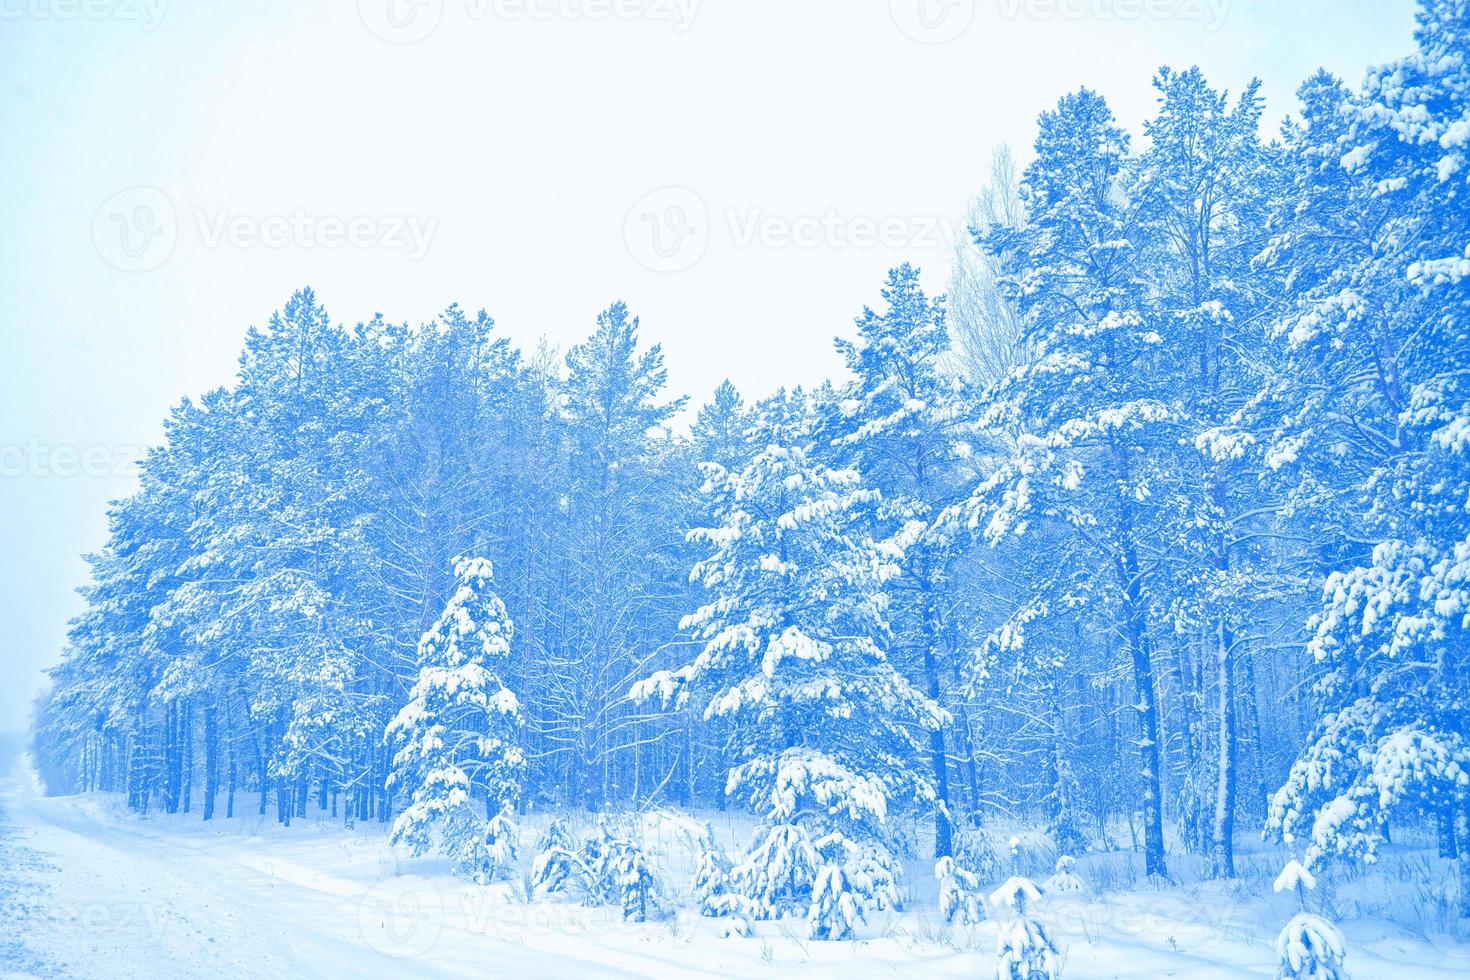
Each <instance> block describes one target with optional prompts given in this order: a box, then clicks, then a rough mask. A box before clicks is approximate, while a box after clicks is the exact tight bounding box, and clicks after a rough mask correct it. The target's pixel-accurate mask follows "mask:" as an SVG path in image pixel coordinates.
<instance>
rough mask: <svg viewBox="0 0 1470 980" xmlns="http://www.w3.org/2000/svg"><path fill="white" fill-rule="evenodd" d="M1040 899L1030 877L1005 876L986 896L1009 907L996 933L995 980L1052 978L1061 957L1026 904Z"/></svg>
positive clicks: (1057, 973) (996, 903)
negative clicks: (998, 885)
mask: <svg viewBox="0 0 1470 980" xmlns="http://www.w3.org/2000/svg"><path fill="white" fill-rule="evenodd" d="M1040 900H1041V892H1039V891H1037V890H1036V886H1035V885H1034V884H1032V883H1031V881H1030V879H1028V878H1023V877H1021V876H1019V875H1017V876H1015V877H1012V878H1008V879H1007V880H1006V881H1005V883H1003V884H1002V885H1001V886H1000V887H999V888H997V889H996V890H995V891H994V892H992V893H991V895H990V901H991V902H992V903H993V904H995V905H997V906H1001V907H1004V908H1008V909H1010V910H1011V914H1010V917H1009V918H1008V919H1007V920H1006V921H1005V922H1002V923H1001V926H1000V931H999V932H998V933H997V934H996V940H995V952H996V964H995V976H996V978H997V980H1056V978H1057V977H1059V976H1061V969H1062V964H1061V956H1060V955H1059V954H1058V952H1057V947H1056V943H1054V942H1053V941H1052V938H1051V936H1050V934H1048V933H1047V931H1046V927H1045V926H1044V925H1042V924H1041V923H1040V922H1039V921H1037V920H1036V919H1033V918H1032V917H1031V915H1030V912H1029V909H1028V906H1030V905H1031V903H1033V902H1038V901H1040Z"/></svg>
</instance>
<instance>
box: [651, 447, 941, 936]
mask: <svg viewBox="0 0 1470 980" xmlns="http://www.w3.org/2000/svg"><path fill="white" fill-rule="evenodd" d="M706 491H707V492H708V494H709V495H710V499H711V501H712V504H713V514H714V517H715V526H712V527H708V528H702V529H698V530H695V531H692V532H691V539H692V540H694V541H697V542H700V543H703V544H705V545H707V546H708V547H709V549H710V554H709V556H708V557H707V558H705V559H703V560H702V561H700V562H699V564H698V565H696V567H695V569H694V573H693V574H694V576H695V577H696V578H697V579H698V580H700V581H701V582H703V584H704V585H705V587H706V588H707V589H708V590H709V592H710V593H711V597H710V601H709V602H708V603H706V604H705V605H703V606H701V607H700V608H699V609H698V610H697V611H696V612H695V613H693V614H691V615H690V616H688V617H687V618H686V620H685V626H686V627H687V628H689V629H692V630H694V631H695V634H696V635H697V636H698V637H699V638H700V639H701V640H702V641H703V643H704V648H703V650H702V651H701V653H700V654H699V656H698V657H697V658H696V659H695V660H694V661H693V662H692V663H690V664H688V665H686V666H684V667H681V668H679V669H677V670H673V671H662V672H660V673H658V674H656V675H654V676H652V677H650V678H649V679H647V680H646V681H643V682H640V683H639V684H638V685H636V686H635V688H634V690H633V696H634V697H636V698H639V699H646V698H652V697H658V698H660V699H662V701H663V703H665V704H676V705H683V704H686V703H688V702H689V700H690V699H691V698H697V699H699V700H700V701H701V703H703V704H705V705H706V709H705V714H706V715H707V716H709V717H728V718H730V719H731V721H732V728H731V731H732V743H733V744H732V749H733V753H734V757H735V761H736V762H737V764H736V765H735V767H734V768H732V769H731V770H730V775H729V781H728V786H727V789H728V792H730V793H731V794H741V795H744V796H745V797H746V798H747V799H748V800H749V802H750V805H751V807H752V809H754V811H755V812H756V814H757V815H758V816H759V817H760V818H761V819H762V827H761V828H760V829H759V830H758V831H757V833H756V837H755V840H754V841H753V843H752V847H751V849H750V851H749V852H748V853H747V854H746V855H745V857H744V859H743V860H741V861H739V862H737V864H736V866H735V867H734V868H733V869H732V872H731V875H730V881H731V887H732V889H733V890H735V891H737V892H738V893H740V894H741V895H743V896H744V897H745V898H747V899H749V900H750V901H751V902H753V903H754V913H755V915H756V916H758V917H760V918H775V917H779V916H782V915H786V914H807V913H808V912H809V911H810V909H811V907H812V903H813V898H814V889H816V887H817V885H818V883H819V879H820V880H821V881H822V882H823V887H824V889H825V890H824V892H823V900H824V901H826V902H831V903H837V904H840V903H841V902H842V898H841V895H844V894H850V895H852V896H853V901H855V902H857V903H858V904H859V905H862V906H864V907H866V908H872V907H878V905H879V903H880V902H881V901H882V900H883V899H882V898H881V897H880V893H881V891H882V888H881V885H875V886H874V891H873V892H872V893H871V894H867V895H864V894H862V890H861V888H860V887H859V886H860V884H861V881H862V880H863V879H866V880H868V881H874V880H876V879H877V878H879V877H881V872H879V871H877V870H876V869H878V868H883V869H887V868H890V867H891V859H890V858H889V855H888V850H887V845H888V844H889V842H890V840H891V832H890V827H889V808H890V806H892V805H895V804H897V803H901V802H903V801H905V800H907V801H913V802H916V803H922V804H924V805H932V804H933V802H934V790H933V786H932V784H931V783H930V781H929V779H928V778H927V776H926V775H925V774H924V773H923V771H922V767H916V760H917V759H918V758H920V757H921V755H920V752H921V746H922V744H923V743H922V741H921V739H922V738H923V733H925V732H927V731H932V730H934V729H935V728H936V727H937V726H939V725H941V724H942V723H943V722H944V720H945V717H946V716H945V713H944V712H943V711H942V709H940V708H939V707H938V706H937V705H936V704H934V702H933V701H931V700H930V699H929V698H927V697H925V696H924V695H923V694H922V693H921V692H919V691H918V690H916V689H915V688H914V687H913V686H912V685H911V684H909V683H908V682H907V681H906V680H905V679H904V678H903V677H902V675H901V674H900V673H899V672H898V671H897V670H896V669H895V668H894V666H893V665H892V663H890V661H889V660H888V657H887V653H886V646H887V644H888V642H889V636H888V628H887V621H886V611H887V606H888V598H887V595H886V593H885V592H884V584H885V583H886V582H887V581H889V580H891V579H892V578H893V577H894V576H895V575H896V574H897V573H898V569H897V566H896V564H895V560H896V559H897V558H898V557H899V556H898V554H897V553H896V550H895V549H894V546H893V545H891V544H888V545H880V544H879V543H877V542H875V541H873V540H872V538H871V536H870V529H871V527H872V523H871V522H872V519H873V514H872V510H873V507H874V506H875V505H876V503H877V494H876V493H875V492H873V491H871V490H868V489H865V488H863V487H862V486H861V484H860V482H859V479H858V476H857V474H856V473H854V472H853V471H851V470H832V469H829V468H827V467H824V466H821V465H819V464H816V463H813V462H812V461H811V460H810V459H809V458H808V456H807V454H806V453H805V452H804V451H803V450H802V449H800V448H798V447H788V446H779V445H771V446H769V447H768V448H767V449H766V450H764V451H763V452H761V453H760V454H759V455H757V456H756V457H755V459H754V460H752V461H751V463H750V464H749V465H747V466H746V467H745V468H744V469H742V470H741V471H739V472H731V471H729V470H726V469H725V468H723V467H720V466H717V465H715V466H710V467H708V482H707V484H706ZM817 841H821V842H822V843H821V847H822V851H821V853H819V850H818V846H817V843H816V842H817ZM849 845H850V846H849ZM834 862H840V863H841V867H842V869H843V875H842V876H841V877H836V878H834V877H832V876H831V875H830V874H828V875H827V876H826V877H823V876H824V870H823V869H824V865H828V864H833V863H834ZM839 886H840V887H839ZM834 889H836V891H834ZM833 907H835V905H834V906H833ZM822 921H823V922H824V923H825V920H822ZM813 928H814V930H816V931H818V932H823V931H825V929H826V925H825V924H822V925H814V926H813Z"/></svg>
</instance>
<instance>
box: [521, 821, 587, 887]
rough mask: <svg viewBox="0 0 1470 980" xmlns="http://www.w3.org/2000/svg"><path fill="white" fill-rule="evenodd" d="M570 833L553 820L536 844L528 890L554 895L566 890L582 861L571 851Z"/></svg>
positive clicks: (561, 824) (562, 825)
mask: <svg viewBox="0 0 1470 980" xmlns="http://www.w3.org/2000/svg"><path fill="white" fill-rule="evenodd" d="M573 847H574V845H573V843H572V837H571V834H569V833H568V832H567V828H566V825H565V824H564V823H562V822H561V821H560V820H553V821H551V823H550V824H548V825H547V827H546V829H545V830H544V831H542V833H541V836H540V838H538V839H537V841H536V856H535V857H534V858H533V859H532V861H531V889H532V890H533V891H540V892H542V893H543V894H547V895H554V894H557V893H559V892H564V891H566V888H567V884H568V883H569V882H570V881H571V880H572V878H573V876H574V875H576V874H577V871H578V869H579V867H580V864H581V862H580V861H578V860H577V855H576V853H575V852H574V850H573Z"/></svg>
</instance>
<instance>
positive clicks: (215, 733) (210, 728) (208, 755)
mask: <svg viewBox="0 0 1470 980" xmlns="http://www.w3.org/2000/svg"><path fill="white" fill-rule="evenodd" d="M218 792H219V717H218V712H217V710H216V709H215V706H214V705H212V704H211V705H206V706H205V708H204V819H205V820H213V819H214V797H215V794H217V793H218Z"/></svg>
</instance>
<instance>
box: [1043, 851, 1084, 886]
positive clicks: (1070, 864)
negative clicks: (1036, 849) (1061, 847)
mask: <svg viewBox="0 0 1470 980" xmlns="http://www.w3.org/2000/svg"><path fill="white" fill-rule="evenodd" d="M1076 867H1077V859H1076V858H1074V857H1072V855H1070V854H1063V855H1061V856H1060V857H1058V858H1057V865H1056V873H1055V874H1053V875H1052V876H1051V877H1050V878H1048V879H1046V881H1044V882H1042V884H1041V890H1042V891H1044V892H1046V893H1047V894H1048V895H1053V894H1059V893H1068V892H1070V893H1074V894H1075V893H1077V892H1081V891H1085V890H1086V889H1087V885H1086V884H1085V883H1084V882H1083V881H1082V879H1081V878H1079V877H1077V872H1076V870H1075V869H1076Z"/></svg>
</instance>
